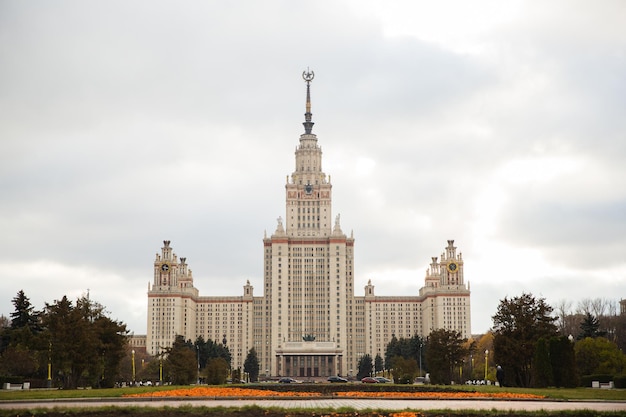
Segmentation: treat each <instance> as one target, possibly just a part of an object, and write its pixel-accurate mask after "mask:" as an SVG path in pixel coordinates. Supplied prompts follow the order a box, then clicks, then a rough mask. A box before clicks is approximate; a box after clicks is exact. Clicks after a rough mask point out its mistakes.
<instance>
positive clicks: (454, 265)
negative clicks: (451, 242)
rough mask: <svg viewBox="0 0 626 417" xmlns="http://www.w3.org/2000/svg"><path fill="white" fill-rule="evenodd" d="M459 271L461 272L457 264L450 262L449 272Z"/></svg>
mask: <svg viewBox="0 0 626 417" xmlns="http://www.w3.org/2000/svg"><path fill="white" fill-rule="evenodd" d="M458 270H459V266H458V265H457V264H456V262H450V263H449V264H448V271H450V272H457V271H458Z"/></svg>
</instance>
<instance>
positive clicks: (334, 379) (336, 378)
mask: <svg viewBox="0 0 626 417" xmlns="http://www.w3.org/2000/svg"><path fill="white" fill-rule="evenodd" d="M327 381H328V382H348V380H347V379H345V378H342V377H340V376H329V377H328V379H327Z"/></svg>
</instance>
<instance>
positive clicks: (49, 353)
mask: <svg viewBox="0 0 626 417" xmlns="http://www.w3.org/2000/svg"><path fill="white" fill-rule="evenodd" d="M46 385H47V387H48V388H52V342H50V343H49V344H48V381H47V383H46Z"/></svg>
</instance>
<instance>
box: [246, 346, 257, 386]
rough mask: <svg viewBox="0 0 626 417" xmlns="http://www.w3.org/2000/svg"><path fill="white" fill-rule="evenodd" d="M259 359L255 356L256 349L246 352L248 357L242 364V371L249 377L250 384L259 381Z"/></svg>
mask: <svg viewBox="0 0 626 417" xmlns="http://www.w3.org/2000/svg"><path fill="white" fill-rule="evenodd" d="M259 366H260V365H259V358H258V357H257V354H256V349H255V348H252V349H250V350H249V351H248V356H246V360H245V361H244V363H243V371H244V372H246V373H247V374H248V376H249V377H250V382H257V381H258V380H259Z"/></svg>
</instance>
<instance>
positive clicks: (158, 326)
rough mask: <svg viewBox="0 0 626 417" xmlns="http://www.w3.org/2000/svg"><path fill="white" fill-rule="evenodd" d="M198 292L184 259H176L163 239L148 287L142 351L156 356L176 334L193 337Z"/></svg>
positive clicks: (169, 344) (172, 340) (169, 343)
mask: <svg viewBox="0 0 626 417" xmlns="http://www.w3.org/2000/svg"><path fill="white" fill-rule="evenodd" d="M197 297H198V290H197V289H196V288H195V287H194V286H193V276H192V273H191V269H189V267H188V265H187V263H186V258H180V259H179V258H178V257H177V256H176V254H175V253H174V252H173V251H172V248H171V247H170V241H169V240H164V241H163V247H162V248H161V254H158V253H157V254H156V258H155V260H154V278H153V281H152V285H151V286H150V285H149V286H148V326H147V335H146V336H147V337H146V350H147V352H148V353H149V354H151V355H157V354H159V353H160V352H161V351H162V350H163V349H164V348H168V347H171V346H172V343H173V342H174V339H175V338H176V335H183V336H185V337H186V338H191V337H193V336H194V335H195V334H196V327H195V326H196V318H195V316H196V301H195V300H196V299H197Z"/></svg>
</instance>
